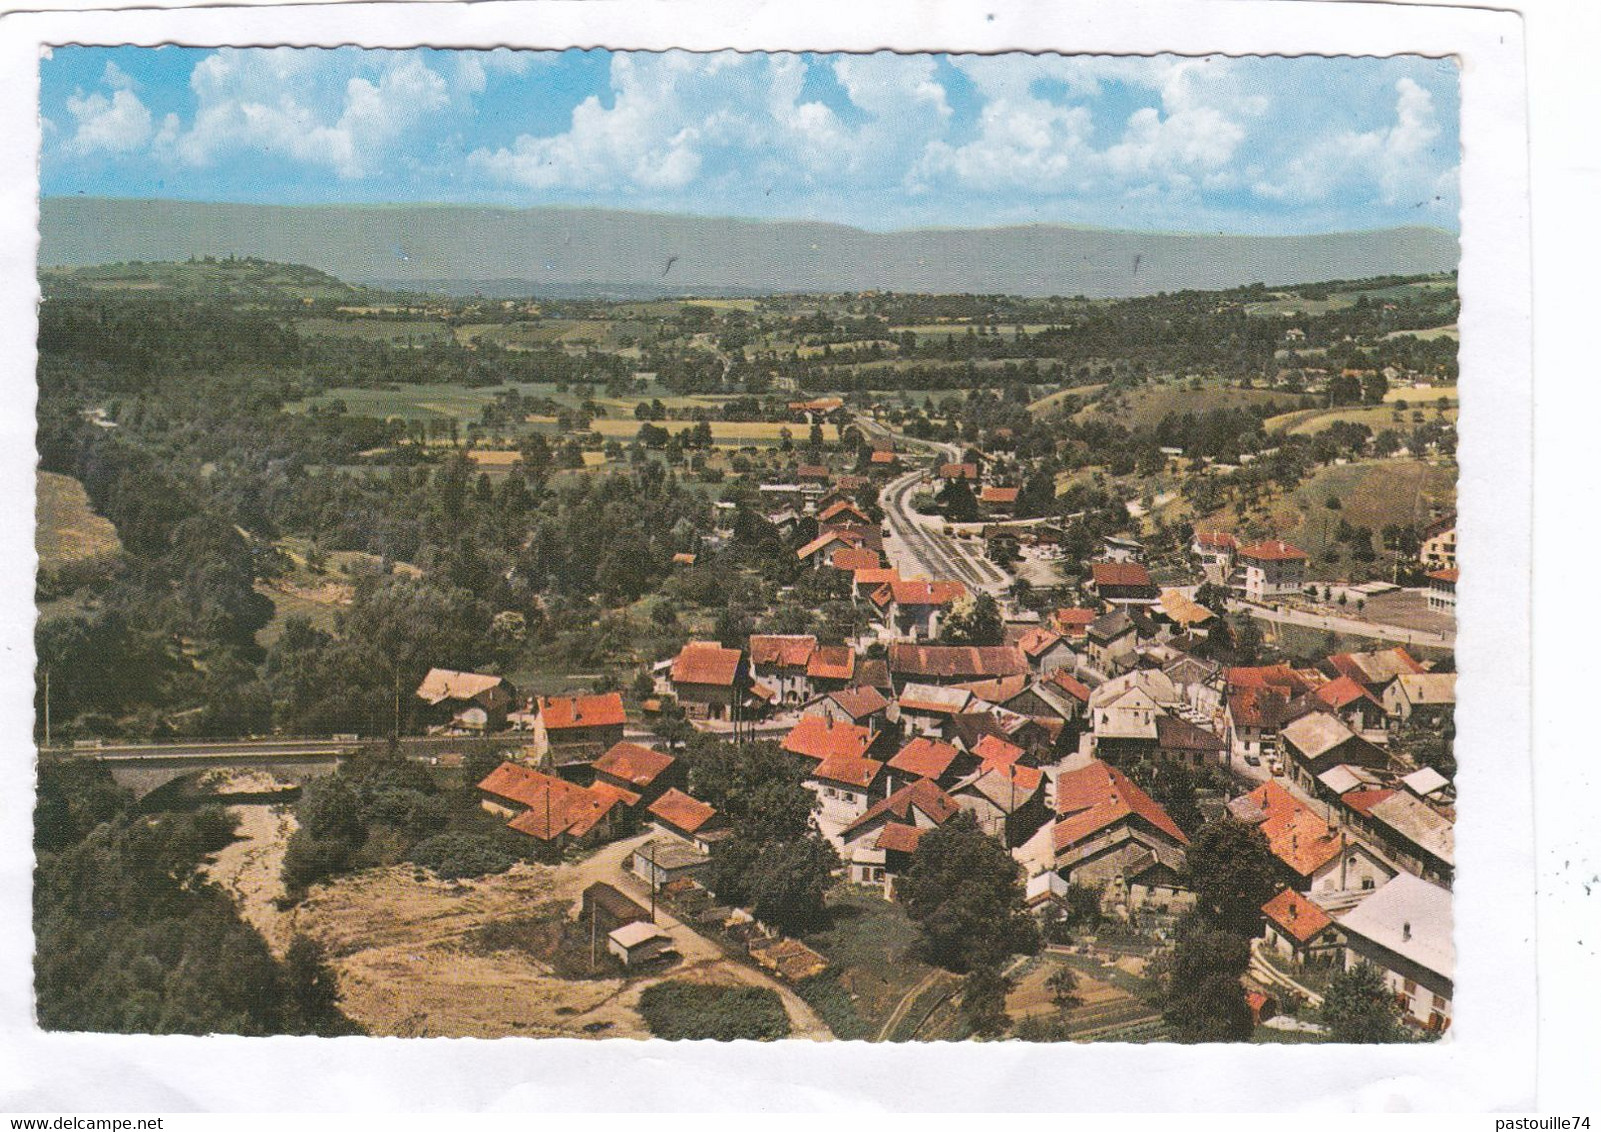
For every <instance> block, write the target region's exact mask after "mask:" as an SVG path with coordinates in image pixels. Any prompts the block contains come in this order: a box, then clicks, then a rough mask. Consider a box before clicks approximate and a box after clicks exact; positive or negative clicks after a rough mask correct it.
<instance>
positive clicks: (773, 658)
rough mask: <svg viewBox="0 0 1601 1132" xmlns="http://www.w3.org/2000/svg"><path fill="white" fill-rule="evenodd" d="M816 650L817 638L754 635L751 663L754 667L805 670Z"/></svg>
mask: <svg viewBox="0 0 1601 1132" xmlns="http://www.w3.org/2000/svg"><path fill="white" fill-rule="evenodd" d="M816 648H817V638H816V637H803V636H780V635H777V634H760V633H752V634H751V638H750V662H751V664H752V665H762V666H765V665H769V664H776V665H778V666H779V667H780V668H805V667H806V662H807V661H808V660H810V659H811V655H812V653H813V652H814V651H815V650H816Z"/></svg>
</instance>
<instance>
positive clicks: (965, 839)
mask: <svg viewBox="0 0 1601 1132" xmlns="http://www.w3.org/2000/svg"><path fill="white" fill-rule="evenodd" d="M898 892H899V894H900V898H901V899H902V901H904V902H905V904H906V912H907V915H909V916H910V917H911V918H912V919H913V920H914V921H916V922H917V925H918V928H919V929H920V931H921V935H922V948H923V952H924V954H925V955H926V956H927V957H928V959H929V961H930V962H932V963H937V964H938V965H940V966H941V967H946V968H948V969H950V970H953V971H972V970H976V969H978V968H981V967H991V968H996V967H999V965H1000V964H1001V963H1002V962H1003V961H1005V960H1006V959H1007V958H1008V957H1009V956H1012V955H1018V954H1026V955H1032V954H1033V953H1035V952H1036V951H1038V950H1039V946H1040V938H1039V930H1038V928H1037V927H1036V926H1035V924H1034V921H1033V920H1032V919H1030V918H1029V915H1028V912H1027V911H1026V910H1025V909H1024V906H1023V877H1022V869H1021V868H1020V866H1019V865H1018V864H1017V862H1016V861H1014V860H1013V859H1012V855H1011V854H1010V853H1008V852H1007V851H1006V850H1005V848H1004V847H1002V845H1001V843H1000V842H998V841H996V840H995V839H994V838H992V837H989V836H986V835H985V833H984V832H983V831H982V830H980V829H979V827H978V821H977V819H975V818H974V817H973V815H972V814H970V813H967V812H966V811H964V812H962V813H960V814H957V815H956V816H955V817H953V818H951V819H950V820H949V821H947V822H946V823H945V824H944V825H942V826H940V827H938V828H937V829H931V830H929V831H928V832H927V833H925V834H924V835H923V837H922V840H921V841H919V842H918V845H917V850H916V852H914V853H913V854H912V867H911V868H910V869H909V870H908V871H907V873H906V877H905V879H904V880H903V882H902V883H901V885H900V887H899V889H898Z"/></svg>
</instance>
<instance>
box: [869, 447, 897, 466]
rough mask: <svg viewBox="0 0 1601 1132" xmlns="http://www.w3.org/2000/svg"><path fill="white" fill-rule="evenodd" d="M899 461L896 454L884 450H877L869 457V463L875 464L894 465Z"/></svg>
mask: <svg viewBox="0 0 1601 1132" xmlns="http://www.w3.org/2000/svg"><path fill="white" fill-rule="evenodd" d="M897 459H899V457H898V456H896V455H895V453H893V452H888V451H885V450H884V449H882V448H875V449H874V450H873V454H872V455H871V456H869V457H868V462H869V463H873V464H893V463H894V462H895V461H896V460H897Z"/></svg>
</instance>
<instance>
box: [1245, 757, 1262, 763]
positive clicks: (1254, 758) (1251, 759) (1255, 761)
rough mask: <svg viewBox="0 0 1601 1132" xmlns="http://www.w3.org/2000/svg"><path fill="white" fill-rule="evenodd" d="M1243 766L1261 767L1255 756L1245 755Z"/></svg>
mask: <svg viewBox="0 0 1601 1132" xmlns="http://www.w3.org/2000/svg"><path fill="white" fill-rule="evenodd" d="M1245 765H1246V766H1261V765H1262V760H1261V758H1260V757H1259V756H1257V755H1246V756H1245Z"/></svg>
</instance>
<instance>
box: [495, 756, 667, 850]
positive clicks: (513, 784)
mask: <svg viewBox="0 0 1601 1132" xmlns="http://www.w3.org/2000/svg"><path fill="white" fill-rule="evenodd" d="M478 788H479V789H480V790H482V791H484V792H485V793H488V794H493V795H495V796H496V797H498V798H504V799H507V800H508V801H512V802H515V803H517V804H518V805H521V806H524V807H526V809H525V810H524V811H523V812H522V813H520V814H518V815H517V816H516V817H514V818H512V820H511V821H509V822H508V823H506V824H507V826H508V827H509V828H511V829H515V830H516V831H517V832H518V833H526V834H527V835H528V836H530V837H535V838H538V839H539V840H541V841H550V840H552V839H554V838H556V837H559V836H561V835H562V834H570V835H571V836H574V837H582V836H583V835H584V834H586V833H588V832H589V831H590V830H591V829H593V828H594V827H595V825H596V823H598V822H599V821H600V820H601V819H602V818H604V817H605V816H606V814H607V813H608V812H609V811H610V810H611V809H612V807H614V806H616V805H619V804H621V805H633V804H634V803H636V802H638V801H639V795H637V794H631V793H629V792H628V791H626V790H619V789H617V788H616V787H614V786H610V785H608V784H605V783H602V784H601V785H600V786H599V787H595V786H590V787H584V786H576V785H574V784H573V783H571V782H568V781H566V780H565V779H561V778H556V777H554V776H553V775H548V774H541V773H540V772H539V771H537V770H530V769H528V768H527V767H523V766H517V765H515V764H513V763H501V764H500V766H498V767H496V768H495V769H494V770H492V771H490V772H489V774H488V775H487V776H485V778H484V779H483V781H482V782H480V783H479V784H478Z"/></svg>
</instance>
